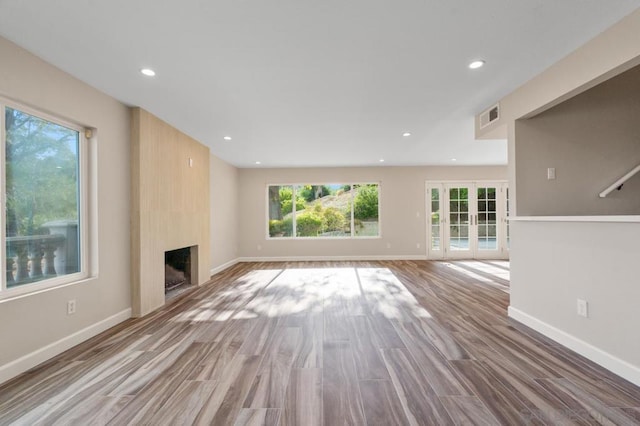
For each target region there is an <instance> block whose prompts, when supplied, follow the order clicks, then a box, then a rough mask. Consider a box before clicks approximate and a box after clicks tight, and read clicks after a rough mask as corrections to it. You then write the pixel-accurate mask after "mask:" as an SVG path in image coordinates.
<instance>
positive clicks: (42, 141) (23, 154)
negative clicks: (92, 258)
mask: <svg viewBox="0 0 640 426" xmlns="http://www.w3.org/2000/svg"><path fill="white" fill-rule="evenodd" d="M0 106H1V107H2V111H3V114H2V121H3V123H2V124H3V126H2V130H3V132H2V140H1V146H2V151H3V153H4V155H3V156H2V157H3V161H2V172H3V173H2V175H1V176H2V191H3V195H4V197H2V198H3V204H4V205H3V211H4V214H3V215H2V225H3V226H2V231H3V232H2V239H3V240H4V241H3V244H2V258H3V262H2V266H3V268H4V270H3V273H2V287H1V294H0V297H6V296H7V295H12V294H23V293H27V292H30V291H32V290H40V289H42V288H46V287H49V286H55V285H58V284H62V283H66V282H69V281H71V280H74V279H78V278H80V277H81V276H82V275H83V273H84V272H85V271H84V269H86V268H83V260H84V258H83V252H84V249H85V248H84V247H83V236H84V235H83V231H82V229H83V226H82V223H81V222H82V221H83V220H84V217H83V211H84V209H83V208H82V207H83V203H84V202H85V201H84V197H83V195H82V187H83V185H82V175H83V170H84V167H82V163H83V152H84V147H83V146H82V145H83V142H84V134H83V133H84V131H83V129H82V128H80V127H78V126H74V125H72V124H69V123H65V122H63V121H62V120H57V119H55V118H52V117H49V116H47V115H45V114H39V113H38V112H35V111H32V110H30V109H27V108H24V107H20V106H16V105H13V104H8V103H2V102H1V100H0Z"/></svg>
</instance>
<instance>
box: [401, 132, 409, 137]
mask: <svg viewBox="0 0 640 426" xmlns="http://www.w3.org/2000/svg"><path fill="white" fill-rule="evenodd" d="M402 136H404V137H405V138H407V137H409V136H411V133H410V132H404V133H403V134H402Z"/></svg>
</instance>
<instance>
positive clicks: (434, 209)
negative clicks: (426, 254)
mask: <svg viewBox="0 0 640 426" xmlns="http://www.w3.org/2000/svg"><path fill="white" fill-rule="evenodd" d="M429 192H430V195H431V217H430V226H431V238H430V246H429V249H430V250H431V251H437V252H440V251H442V245H441V236H440V234H441V228H440V217H441V215H442V213H441V211H440V192H441V191H440V188H430V189H429Z"/></svg>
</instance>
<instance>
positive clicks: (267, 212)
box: [265, 182, 382, 241]
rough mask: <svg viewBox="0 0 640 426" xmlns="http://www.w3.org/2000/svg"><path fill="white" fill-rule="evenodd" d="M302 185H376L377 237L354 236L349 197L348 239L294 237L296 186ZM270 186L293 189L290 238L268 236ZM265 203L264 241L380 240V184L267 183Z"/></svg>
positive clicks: (353, 198)
mask: <svg viewBox="0 0 640 426" xmlns="http://www.w3.org/2000/svg"><path fill="white" fill-rule="evenodd" d="M304 185H312V186H328V185H350V186H351V187H354V186H356V185H378V235H376V236H361V237H360V236H356V235H354V234H355V222H354V218H353V215H354V203H355V197H351V235H349V236H348V237H299V236H297V235H295V233H296V232H297V231H296V215H295V212H296V208H295V207H296V206H295V204H296V203H295V196H296V186H304ZM271 186H278V187H282V186H291V187H292V188H293V191H292V195H291V197H292V210H291V211H292V213H294V214H293V221H292V227H293V233H294V235H292V236H290V237H271V236H270V235H269V187H271ZM265 194H266V196H265V201H266V208H265V217H266V220H265V223H266V234H265V239H266V240H269V241H291V240H305V241H306V240H314V241H315V240H330V241H336V240H378V239H381V238H382V182H355V183H352V182H325V183H314V182H311V183H268V184H267V185H266V186H265Z"/></svg>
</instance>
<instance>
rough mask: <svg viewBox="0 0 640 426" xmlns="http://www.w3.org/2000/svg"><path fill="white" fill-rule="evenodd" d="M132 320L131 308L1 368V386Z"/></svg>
mask: <svg viewBox="0 0 640 426" xmlns="http://www.w3.org/2000/svg"><path fill="white" fill-rule="evenodd" d="M129 318H131V308H129V309H125V310H124V311H122V312H119V313H117V314H115V315H112V316H110V317H109V318H105V319H103V320H102V321H100V322H97V323H95V324H92V325H90V326H89V327H86V328H83V329H82V330H79V331H77V332H75V333H73V334H71V335H69V336H67V337H63V338H62V339H60V340H58V341H56V342H53V343H51V344H49V345H47V346H45V347H43V348H40V349H38V350H36V351H33V352H31V353H29V354H27V355H24V356H22V357H20V358H18V359H16V360H14V361H11V362H10V363H8V364H5V365H3V366H0V384H2V383H4V382H6V381H7V380H10V379H12V378H14V377H16V376H17V375H19V374H22V373H24V372H25V371H27V370H29V369H31V368H33V367H35V366H36V365H39V364H41V363H43V362H45V361H47V360H49V359H51V358H53V357H54V356H56V355H59V354H61V353H62V352H64V351H66V350H67V349H71V348H72V347H74V346H76V345H78V344H80V343H82V342H84V341H86V340H88V339H90V338H92V337H94V336H97V335H98V334H100V333H102V332H103V331H105V330H107V329H109V328H111V327H113V326H115V325H118V324H120V323H121V322H123V321H126V320H128V319H129Z"/></svg>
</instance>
